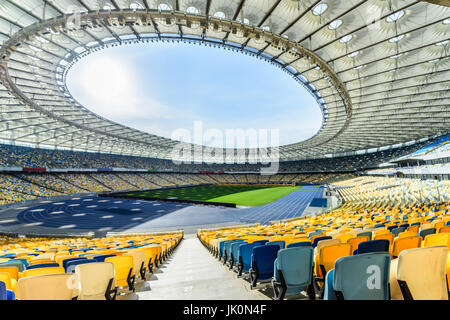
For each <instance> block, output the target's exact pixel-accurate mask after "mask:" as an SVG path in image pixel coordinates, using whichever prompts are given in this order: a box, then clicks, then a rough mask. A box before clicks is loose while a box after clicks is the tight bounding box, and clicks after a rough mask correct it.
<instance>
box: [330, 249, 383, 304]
mask: <svg viewBox="0 0 450 320" xmlns="http://www.w3.org/2000/svg"><path fill="white" fill-rule="evenodd" d="M390 263H391V256H390V254H389V253H382V252H374V253H366V254H360V255H356V256H348V257H342V258H339V259H338V260H337V261H336V263H335V266H334V275H333V291H334V293H335V295H336V298H337V300H389V299H390V297H389V270H390ZM328 285H329V282H326V284H325V286H328ZM325 290H327V288H326V289H325ZM328 290H330V288H328Z"/></svg>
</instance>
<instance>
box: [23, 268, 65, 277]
mask: <svg viewBox="0 0 450 320" xmlns="http://www.w3.org/2000/svg"><path fill="white" fill-rule="evenodd" d="M59 273H65V270H64V268H61V267H48V268H37V269H30V270H24V271H22V272H20V273H19V280H20V279H21V278H25V277H33V276H40V275H46V274H59Z"/></svg>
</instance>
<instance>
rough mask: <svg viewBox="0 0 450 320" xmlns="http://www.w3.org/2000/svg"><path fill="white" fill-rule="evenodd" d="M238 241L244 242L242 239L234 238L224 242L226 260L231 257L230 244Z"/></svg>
mask: <svg viewBox="0 0 450 320" xmlns="http://www.w3.org/2000/svg"><path fill="white" fill-rule="evenodd" d="M240 242H244V240H243V239H235V240H230V241H228V242H227V243H225V246H224V252H225V254H226V255H227V259H228V260H230V257H231V246H232V245H233V244H234V243H240Z"/></svg>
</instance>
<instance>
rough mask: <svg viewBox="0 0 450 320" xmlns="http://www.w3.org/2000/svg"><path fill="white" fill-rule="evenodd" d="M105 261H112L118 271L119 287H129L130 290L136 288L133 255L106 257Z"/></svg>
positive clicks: (117, 282)
mask: <svg viewBox="0 0 450 320" xmlns="http://www.w3.org/2000/svg"><path fill="white" fill-rule="evenodd" d="M105 262H112V263H113V265H114V269H115V271H116V285H117V286H118V287H119V288H124V287H128V289H129V290H130V291H133V292H134V290H135V287H134V282H135V279H136V276H135V275H134V271H133V257H130V256H116V257H109V258H106V259H105Z"/></svg>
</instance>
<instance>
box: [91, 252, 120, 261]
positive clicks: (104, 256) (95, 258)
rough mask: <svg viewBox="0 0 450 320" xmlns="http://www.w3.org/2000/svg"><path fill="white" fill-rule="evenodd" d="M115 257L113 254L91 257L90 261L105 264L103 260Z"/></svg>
mask: <svg viewBox="0 0 450 320" xmlns="http://www.w3.org/2000/svg"><path fill="white" fill-rule="evenodd" d="M115 256H116V255H115V254H101V255H98V256H95V257H93V258H92V259H94V260H95V261H97V262H105V260H106V259H107V258H111V257H115Z"/></svg>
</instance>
